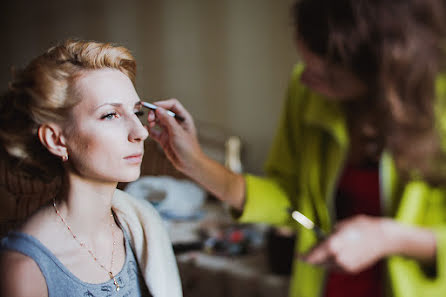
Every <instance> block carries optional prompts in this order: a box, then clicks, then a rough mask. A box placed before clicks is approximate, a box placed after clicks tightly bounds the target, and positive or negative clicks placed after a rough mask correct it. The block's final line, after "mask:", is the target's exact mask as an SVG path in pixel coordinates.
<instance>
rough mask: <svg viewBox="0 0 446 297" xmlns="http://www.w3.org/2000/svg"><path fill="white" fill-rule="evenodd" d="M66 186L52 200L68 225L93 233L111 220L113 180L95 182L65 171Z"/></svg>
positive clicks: (108, 226) (108, 225)
mask: <svg viewBox="0 0 446 297" xmlns="http://www.w3.org/2000/svg"><path fill="white" fill-rule="evenodd" d="M66 185H67V186H66V187H65V190H64V192H63V193H61V194H60V195H59V197H58V199H56V205H57V209H58V210H59V212H60V214H61V215H62V216H63V217H64V218H65V220H66V221H68V222H70V225H71V227H72V228H75V229H76V230H78V231H80V232H83V233H84V232H88V233H90V234H91V235H92V236H94V233H96V232H98V231H101V230H104V228H107V229H108V228H110V225H112V224H113V223H114V218H113V217H112V216H111V204H112V198H113V194H114V192H115V190H116V183H99V182H95V181H91V180H86V179H84V178H82V177H79V176H78V175H73V174H68V176H67V177H66Z"/></svg>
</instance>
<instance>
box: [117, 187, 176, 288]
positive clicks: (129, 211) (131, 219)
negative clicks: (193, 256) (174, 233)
mask: <svg viewBox="0 0 446 297" xmlns="http://www.w3.org/2000/svg"><path fill="white" fill-rule="evenodd" d="M112 208H113V210H114V212H115V213H116V215H117V216H118V219H119V221H120V223H121V225H122V227H123V228H124V229H125V230H126V231H127V234H128V235H129V237H130V243H131V245H132V248H133V252H134V253H135V257H136V259H137V261H138V264H139V268H140V269H141V272H142V274H143V276H144V280H145V282H146V284H147V287H148V288H149V290H150V292H151V293H152V295H153V296H154V297H182V296H183V293H182V289H181V281H180V276H179V273H178V267H177V264H176V260H175V256H174V253H173V249H172V244H171V242H170V239H169V236H168V234H167V231H166V230H165V227H164V225H163V222H162V220H161V218H160V216H159V214H158V212H157V211H156V210H155V208H154V207H153V206H152V205H151V204H150V202H147V201H145V200H139V199H136V198H134V197H132V196H130V195H129V194H127V193H125V192H123V191H121V190H118V189H117V190H116V191H115V194H114V196H113V200H112Z"/></svg>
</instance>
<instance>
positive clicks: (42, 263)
mask: <svg viewBox="0 0 446 297" xmlns="http://www.w3.org/2000/svg"><path fill="white" fill-rule="evenodd" d="M124 238H125V250H126V259H125V263H124V266H123V267H122V270H121V271H120V272H119V273H118V274H117V275H116V280H117V281H118V283H119V285H120V290H119V291H116V287H115V285H114V284H113V280H109V281H106V282H104V283H101V284H90V283H86V282H83V281H81V280H80V279H79V278H77V277H76V276H75V275H73V274H72V273H71V272H70V271H69V270H68V269H67V268H66V267H65V266H64V265H63V264H62V263H61V262H60V261H59V260H58V259H57V258H56V257H55V256H54V254H53V253H52V252H51V251H50V250H49V249H48V248H46V247H45V246H44V245H43V244H42V243H41V242H40V241H39V240H37V239H36V238H35V237H33V236H31V235H28V234H25V233H21V232H10V233H9V234H8V235H7V236H6V237H5V238H3V239H2V240H1V242H0V251H1V250H13V251H17V252H19V253H22V254H24V255H26V256H28V257H30V258H32V259H33V260H34V261H35V262H36V263H37V265H38V266H39V268H40V270H41V271H42V274H43V276H44V277H45V280H46V285H47V287H48V296H49V297H56V296H87V297H94V296H97V297H98V296H101V297H102V296H126V297H140V296H152V295H151V294H150V292H149V290H148V289H147V286H146V284H145V282H144V279H143V277H142V274H141V271H140V270H139V267H138V264H137V262H136V259H135V256H134V254H133V251H132V249H131V247H130V242H129V240H128V239H127V235H126V234H125V232H124Z"/></svg>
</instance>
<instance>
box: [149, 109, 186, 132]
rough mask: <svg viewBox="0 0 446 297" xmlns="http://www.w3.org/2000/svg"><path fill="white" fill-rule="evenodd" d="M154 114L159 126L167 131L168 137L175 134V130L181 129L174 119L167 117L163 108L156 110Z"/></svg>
mask: <svg viewBox="0 0 446 297" xmlns="http://www.w3.org/2000/svg"><path fill="white" fill-rule="evenodd" d="M155 114H156V118H157V119H158V121H159V124H160V125H161V126H162V127H163V128H165V129H167V132H168V134H169V135H174V134H176V129H178V128H181V126H180V124H179V123H178V122H177V120H176V119H175V118H174V117H172V116H170V115H168V114H167V112H166V110H165V109H164V108H158V109H157V110H156V111H155Z"/></svg>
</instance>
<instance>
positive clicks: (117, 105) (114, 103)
mask: <svg viewBox="0 0 446 297" xmlns="http://www.w3.org/2000/svg"><path fill="white" fill-rule="evenodd" d="M105 105H112V106H115V107H121V106H122V103H118V102H105V103H103V104H101V105H99V106H97V107H96V109H99V108H101V107H102V106H105Z"/></svg>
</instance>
